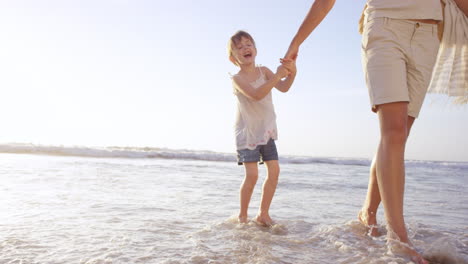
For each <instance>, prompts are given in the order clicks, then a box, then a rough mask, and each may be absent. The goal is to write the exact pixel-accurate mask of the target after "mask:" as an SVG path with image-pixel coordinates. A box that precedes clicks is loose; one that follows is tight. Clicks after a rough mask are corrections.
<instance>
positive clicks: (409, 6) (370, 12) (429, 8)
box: [366, 0, 442, 20]
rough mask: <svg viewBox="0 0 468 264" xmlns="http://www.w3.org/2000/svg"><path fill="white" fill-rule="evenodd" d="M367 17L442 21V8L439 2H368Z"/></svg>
mask: <svg viewBox="0 0 468 264" xmlns="http://www.w3.org/2000/svg"><path fill="white" fill-rule="evenodd" d="M366 16H367V17H368V19H373V18H377V17H388V18H395V19H434V20H442V6H441V5H440V1H439V0H367V9H366Z"/></svg>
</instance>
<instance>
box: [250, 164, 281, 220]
mask: <svg viewBox="0 0 468 264" xmlns="http://www.w3.org/2000/svg"><path fill="white" fill-rule="evenodd" d="M265 164H266V167H267V177H266V179H265V182H264V183H263V189H262V201H261V205H260V210H259V212H258V215H257V218H256V219H255V220H256V221H257V222H258V223H260V224H263V225H267V226H270V225H272V224H273V220H272V219H271V217H270V215H269V210H270V205H271V201H272V200H273V195H274V194H275V191H276V186H277V185H278V177H279V173H280V167H279V163H278V160H269V161H265Z"/></svg>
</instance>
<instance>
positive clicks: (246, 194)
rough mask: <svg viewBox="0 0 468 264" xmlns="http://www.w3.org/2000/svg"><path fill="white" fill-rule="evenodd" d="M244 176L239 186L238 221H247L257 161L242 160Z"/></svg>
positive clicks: (255, 179) (256, 174) (256, 175)
mask: <svg viewBox="0 0 468 264" xmlns="http://www.w3.org/2000/svg"><path fill="white" fill-rule="evenodd" d="M244 168H245V177H244V181H243V182H242V184H241V187H240V195H239V196H240V213H239V217H238V219H239V222H240V223H247V219H248V213H247V211H248V209H249V203H250V198H251V197H252V192H253V190H254V187H255V184H256V183H257V179H258V166H257V162H244Z"/></svg>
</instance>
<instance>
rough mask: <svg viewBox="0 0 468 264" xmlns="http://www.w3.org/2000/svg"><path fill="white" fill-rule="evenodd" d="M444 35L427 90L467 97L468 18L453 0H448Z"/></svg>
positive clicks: (446, 0)
mask: <svg viewBox="0 0 468 264" xmlns="http://www.w3.org/2000/svg"><path fill="white" fill-rule="evenodd" d="M444 2H445V4H446V5H445V9H444V35H443V37H442V41H441V42H440V46H439V53H438V54H437V60H436V63H435V66H434V71H433V72H432V80H431V84H430V85H429V90H428V92H430V93H444V94H448V95H449V96H460V97H461V98H460V99H462V101H461V102H465V100H466V99H467V98H468V17H466V16H465V14H464V13H463V11H461V10H460V9H459V8H458V7H457V4H456V3H455V2H454V1H453V0H445V1H444Z"/></svg>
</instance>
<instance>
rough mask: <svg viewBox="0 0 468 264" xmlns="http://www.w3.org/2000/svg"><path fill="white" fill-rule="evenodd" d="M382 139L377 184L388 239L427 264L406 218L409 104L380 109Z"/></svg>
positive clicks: (378, 153)
mask: <svg viewBox="0 0 468 264" xmlns="http://www.w3.org/2000/svg"><path fill="white" fill-rule="evenodd" d="M378 115H379V120H380V133H381V139H380V144H379V149H378V152H377V159H376V172H377V174H376V175H377V181H378V186H379V192H380V197H381V198H382V203H383V205H384V210H385V218H386V219H387V229H388V234H387V238H388V239H389V240H390V241H392V240H396V241H399V242H403V243H406V244H408V245H409V246H408V247H406V246H403V247H402V248H401V249H402V251H403V252H404V253H405V254H407V255H409V256H410V257H411V259H412V260H413V261H414V262H416V263H418V264H420V263H427V262H426V261H425V260H424V259H423V258H422V256H421V255H420V254H419V253H418V252H416V251H415V250H414V249H413V248H412V247H411V246H412V244H411V241H410V240H409V238H408V233H407V230H406V226H405V220H404V216H403V196H404V189H405V166H404V153H405V145H406V139H407V137H408V131H409V128H410V127H408V123H409V122H408V104H407V103H406V102H397V103H389V104H383V105H380V106H379V111H378Z"/></svg>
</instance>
